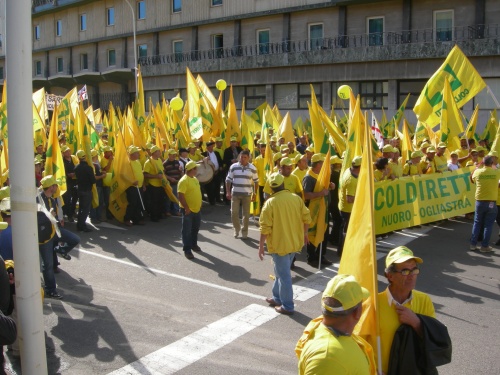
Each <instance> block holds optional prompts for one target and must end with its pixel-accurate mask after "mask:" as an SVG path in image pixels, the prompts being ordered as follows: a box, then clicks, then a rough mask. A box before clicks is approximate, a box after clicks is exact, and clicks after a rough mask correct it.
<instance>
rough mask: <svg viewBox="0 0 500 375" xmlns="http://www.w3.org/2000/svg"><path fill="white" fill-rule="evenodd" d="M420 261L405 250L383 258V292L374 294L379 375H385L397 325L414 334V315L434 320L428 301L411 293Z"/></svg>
mask: <svg viewBox="0 0 500 375" xmlns="http://www.w3.org/2000/svg"><path fill="white" fill-rule="evenodd" d="M422 263H423V260H422V259H421V258H419V257H417V256H415V255H413V251H411V250H410V249H409V248H407V247H406V246H398V247H396V248H395V249H392V250H391V251H390V252H389V254H387V257H386V258H385V277H386V278H387V280H388V281H389V286H388V287H387V289H386V290H384V291H383V292H381V293H379V294H378V298H377V299H378V308H379V316H380V319H379V324H380V341H381V346H382V372H383V373H384V374H386V373H387V370H388V368H389V361H390V355H391V347H392V342H393V339H394V335H395V333H396V331H397V330H398V328H399V326H400V325H401V324H407V325H409V326H410V327H412V328H413V329H414V330H415V331H416V332H417V333H418V334H422V325H421V321H420V319H419V317H418V316H417V314H420V315H426V316H430V317H432V318H435V317H436V313H435V311H434V305H433V304H432V301H431V298H430V297H429V296H428V295H427V294H425V293H423V292H419V291H417V290H415V285H416V283H417V275H418V274H419V273H420V269H419V267H418V265H419V264H422Z"/></svg>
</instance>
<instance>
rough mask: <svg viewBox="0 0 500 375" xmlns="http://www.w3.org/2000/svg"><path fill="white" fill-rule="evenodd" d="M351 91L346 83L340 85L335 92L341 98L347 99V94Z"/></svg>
mask: <svg viewBox="0 0 500 375" xmlns="http://www.w3.org/2000/svg"><path fill="white" fill-rule="evenodd" d="M350 93H351V88H350V87H349V86H347V85H342V86H340V87H339V89H338V90H337V94H338V95H339V97H340V98H341V99H344V100H346V99H349V94H350Z"/></svg>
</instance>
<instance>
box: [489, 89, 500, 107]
mask: <svg viewBox="0 0 500 375" xmlns="http://www.w3.org/2000/svg"><path fill="white" fill-rule="evenodd" d="M486 91H488V94H490V95H491V97H492V98H493V101H494V102H495V104H496V105H497V108H500V103H499V102H498V99H497V97H496V96H495V94H493V91H491V89H490V86H488V85H486Z"/></svg>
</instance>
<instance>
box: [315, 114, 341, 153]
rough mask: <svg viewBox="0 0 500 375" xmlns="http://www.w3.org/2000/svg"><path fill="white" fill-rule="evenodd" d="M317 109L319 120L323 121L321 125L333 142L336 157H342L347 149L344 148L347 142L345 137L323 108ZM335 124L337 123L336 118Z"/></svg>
mask: <svg viewBox="0 0 500 375" xmlns="http://www.w3.org/2000/svg"><path fill="white" fill-rule="evenodd" d="M318 109H319V114H320V116H321V120H322V121H323V125H325V128H326V130H327V131H328V133H329V134H330V137H331V139H332V141H333V145H334V147H335V151H336V152H337V154H338V155H342V154H343V153H344V151H345V150H346V147H347V146H346V144H347V140H346V137H345V135H344V134H343V133H342V131H341V130H340V128H339V127H338V125H336V124H335V123H334V122H332V120H331V118H330V117H328V116H327V114H326V112H325V111H324V110H323V108H321V107H319V108H318ZM335 122H337V119H336V118H335Z"/></svg>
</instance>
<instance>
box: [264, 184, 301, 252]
mask: <svg viewBox="0 0 500 375" xmlns="http://www.w3.org/2000/svg"><path fill="white" fill-rule="evenodd" d="M259 223H260V233H261V234H266V235H267V238H266V243H267V250H268V251H269V253H271V254H278V255H286V254H290V253H295V252H298V251H300V250H301V249H302V247H303V246H304V224H310V223H311V215H310V213H309V209H308V208H307V207H306V206H305V204H304V201H303V200H302V199H301V198H300V197H298V196H297V195H295V194H292V193H290V192H289V191H288V190H282V191H278V192H277V193H274V194H273V195H271V197H270V198H269V199H268V200H267V201H266V203H264V207H262V212H261V213H260V218H259Z"/></svg>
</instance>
